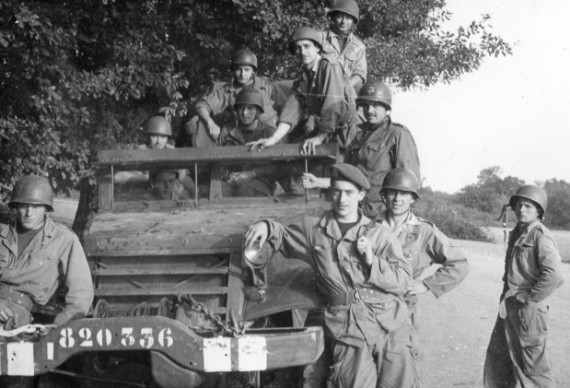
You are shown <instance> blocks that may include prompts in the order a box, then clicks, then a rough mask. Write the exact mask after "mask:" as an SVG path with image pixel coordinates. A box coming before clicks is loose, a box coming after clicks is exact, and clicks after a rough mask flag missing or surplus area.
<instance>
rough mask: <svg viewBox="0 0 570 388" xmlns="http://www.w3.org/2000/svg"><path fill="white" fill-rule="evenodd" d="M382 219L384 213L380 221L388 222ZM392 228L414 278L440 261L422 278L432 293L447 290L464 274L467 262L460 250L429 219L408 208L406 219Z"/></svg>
mask: <svg viewBox="0 0 570 388" xmlns="http://www.w3.org/2000/svg"><path fill="white" fill-rule="evenodd" d="M385 219H386V214H385V213H384V221H382V224H383V225H386V226H388V223H387V222H386V221H385ZM394 232H395V233H396V235H397V236H398V240H399V241H400V244H402V249H403V251H404V256H405V257H406V259H408V261H409V262H410V264H411V266H412V271H413V275H412V277H413V278H414V279H418V278H419V277H420V276H421V275H422V273H423V272H424V271H425V270H426V269H427V268H428V267H429V266H431V265H432V264H434V263H436V264H441V267H439V268H438V269H437V271H435V272H434V273H433V275H431V276H428V277H427V278H425V279H423V283H424V284H425V285H426V286H427V287H428V288H429V289H430V291H431V292H432V293H433V294H434V295H435V296H436V297H438V298H439V297H440V296H442V295H443V294H445V293H447V292H449V291H451V290H452V289H453V288H455V287H456V286H457V285H458V284H459V283H461V282H462V281H463V279H465V277H466V276H467V272H468V271H469V263H468V262H467V258H466V257H465V255H464V253H463V252H462V251H461V250H460V249H459V248H458V247H457V246H455V245H454V243H452V242H451V241H450V240H449V238H447V236H446V235H445V234H443V233H442V232H441V231H440V230H439V229H438V228H437V227H436V226H435V225H434V224H432V223H431V222H429V221H426V220H423V219H421V218H420V217H417V216H416V215H415V214H413V213H412V212H409V215H408V219H407V220H406V222H405V223H404V224H403V225H402V226H400V227H399V228H398V229H397V230H395V231H394Z"/></svg>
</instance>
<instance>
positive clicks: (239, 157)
mask: <svg viewBox="0 0 570 388" xmlns="http://www.w3.org/2000/svg"><path fill="white" fill-rule="evenodd" d="M338 155H339V151H338V144H336V143H329V144H322V145H320V146H318V147H317V148H316V153H315V154H314V155H301V149H300V145H299V144H283V145H276V146H273V147H269V148H266V149H263V150H260V151H256V152H251V151H250V150H249V147H245V146H227V147H208V148H194V147H183V148H175V149H147V150H105V151H100V152H99V154H98V161H97V162H96V163H95V164H96V165H99V166H110V165H113V166H116V167H119V168H123V169H128V168H134V169H151V168H156V166H161V168H175V167H181V166H183V165H189V164H191V163H212V162H215V163H232V162H237V161H239V162H240V163H242V162H243V163H255V162H259V163H263V164H266V163H269V162H271V161H279V160H292V159H294V160H304V159H309V160H319V159H320V160H323V161H325V160H329V161H330V162H331V163H332V162H334V161H336V160H337V157H338Z"/></svg>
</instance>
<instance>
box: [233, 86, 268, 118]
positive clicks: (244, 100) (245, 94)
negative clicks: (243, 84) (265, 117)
mask: <svg viewBox="0 0 570 388" xmlns="http://www.w3.org/2000/svg"><path fill="white" fill-rule="evenodd" d="M238 105H255V106H257V107H258V108H259V110H260V112H261V113H263V95H262V94H261V92H260V91H259V90H257V89H254V88H243V89H242V90H241V91H240V92H239V93H238V94H237V96H236V102H235V103H234V109H237V107H238Z"/></svg>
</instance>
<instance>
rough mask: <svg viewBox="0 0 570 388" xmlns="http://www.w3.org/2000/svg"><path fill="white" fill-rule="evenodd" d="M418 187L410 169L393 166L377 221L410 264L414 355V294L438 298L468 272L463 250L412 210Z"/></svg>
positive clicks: (415, 345)
mask: <svg viewBox="0 0 570 388" xmlns="http://www.w3.org/2000/svg"><path fill="white" fill-rule="evenodd" d="M418 188H419V182H418V179H417V178H416V176H415V175H414V173H413V172H411V171H410V170H407V169H405V168H395V169H393V170H390V172H388V174H386V177H385V178H384V182H383V183H382V191H381V193H380V194H381V196H382V199H383V200H384V203H385V204H386V211H385V212H384V213H383V214H382V217H381V218H382V220H381V223H382V224H383V225H385V226H387V227H388V228H390V229H391V230H392V231H393V232H394V233H395V234H396V236H398V240H399V241H400V244H402V248H403V250H404V256H405V257H406V259H408V260H409V262H410V264H411V266H412V278H413V282H412V284H411V287H410V289H408V291H407V292H406V295H405V300H406V303H407V305H408V311H409V312H410V320H411V323H412V337H411V342H412V347H413V350H414V355H415V356H416V357H417V355H418V346H417V341H416V333H417V330H418V328H419V321H418V312H417V309H416V304H417V295H419V294H422V293H424V292H428V291H431V292H432V293H433V294H434V295H435V296H436V297H437V298H439V297H441V296H442V295H444V294H445V293H447V292H449V291H451V290H452V289H454V288H455V287H456V286H457V285H458V284H459V283H461V282H462V281H463V279H465V277H466V276H467V272H468V271H469V264H468V262H467V258H466V257H465V255H464V254H463V252H462V251H461V250H460V249H459V248H458V247H456V246H455V245H454V244H453V243H452V242H451V241H450V240H449V239H448V238H447V236H446V235H444V234H443V233H442V232H441V231H440V230H439V229H438V228H437V227H436V226H435V225H434V224H433V223H431V222H429V221H426V220H424V219H422V218H420V217H418V216H416V215H415V214H414V213H413V212H412V205H413V204H414V203H415V202H416V201H417V200H418V198H419V194H418ZM432 264H439V268H438V269H437V270H436V271H435V272H434V273H433V274H431V275H429V276H427V277H424V276H423V273H424V272H425V270H426V269H428V267H430V266H431V265H432Z"/></svg>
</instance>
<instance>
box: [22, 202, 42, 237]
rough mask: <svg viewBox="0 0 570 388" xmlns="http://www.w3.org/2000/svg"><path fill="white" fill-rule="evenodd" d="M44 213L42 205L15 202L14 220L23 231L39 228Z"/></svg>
mask: <svg viewBox="0 0 570 388" xmlns="http://www.w3.org/2000/svg"><path fill="white" fill-rule="evenodd" d="M45 214H46V207H45V206H44V205H31V204H27V203H18V204H16V222H17V223H18V225H19V226H20V228H22V229H24V231H28V230H38V229H41V228H42V227H43V226H44V221H45Z"/></svg>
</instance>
